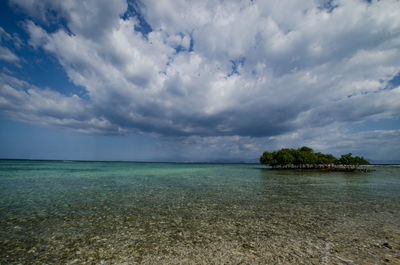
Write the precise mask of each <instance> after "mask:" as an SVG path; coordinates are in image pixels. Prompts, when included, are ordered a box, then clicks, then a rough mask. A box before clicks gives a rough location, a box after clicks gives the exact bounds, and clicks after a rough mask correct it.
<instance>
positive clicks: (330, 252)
mask: <svg viewBox="0 0 400 265" xmlns="http://www.w3.org/2000/svg"><path fill="white" fill-rule="evenodd" d="M259 168H260V167H259V166H258V165H207V164H167V163H127V162H126V163H119V162H118V163H117V162H107V163H104V162H49V161H10V160H9V161H7V160H4V161H0V264H44V263H48V264H400V168H399V167H389V166H386V167H383V166H381V167H374V169H376V171H374V172H371V173H368V174H362V173H343V172H331V173H329V172H325V173H319V172H291V171H271V170H261V169H259Z"/></svg>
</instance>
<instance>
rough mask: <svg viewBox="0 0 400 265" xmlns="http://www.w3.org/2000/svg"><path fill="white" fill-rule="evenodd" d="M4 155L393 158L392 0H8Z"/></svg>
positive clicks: (395, 23) (0, 132)
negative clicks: (295, 152) (300, 153)
mask: <svg viewBox="0 0 400 265" xmlns="http://www.w3.org/2000/svg"><path fill="white" fill-rule="evenodd" d="M0 5H1V6H0V10H1V11H0V12H1V16H0V17H1V18H0V23H1V24H0V69H1V74H0V157H2V158H41V159H52V158H54V159H89V160H140V161H217V160H226V161H256V160H257V159H258V157H259V155H260V154H261V153H262V151H264V150H275V149H279V148H282V147H293V148H296V147H300V146H303V145H308V146H311V147H312V148H314V149H315V150H316V151H321V152H331V153H333V154H335V155H339V154H343V153H347V152H352V153H353V154H357V155H363V156H365V157H367V158H369V159H374V160H400V15H399V10H400V1H398V0H384V1H377V0H372V1H365V0H343V1H340V0H337V1H336V0H303V1H300V0H296V1H293V0H281V1H272V0H271V1H269V0H264V1H257V0H254V1H248V0H244V1H236V0H229V1H223V0H208V1H195V0H193V1H189V0H188V1H186V0H143V1H125V0H113V1H109V0H86V1H81V0H71V1H61V0H59V1H55V0H9V1H1V4H0Z"/></svg>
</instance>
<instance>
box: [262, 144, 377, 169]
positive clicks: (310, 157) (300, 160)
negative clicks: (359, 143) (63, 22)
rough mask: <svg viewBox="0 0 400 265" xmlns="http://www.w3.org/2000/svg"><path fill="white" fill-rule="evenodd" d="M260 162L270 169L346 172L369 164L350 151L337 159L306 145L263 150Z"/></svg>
mask: <svg viewBox="0 0 400 265" xmlns="http://www.w3.org/2000/svg"><path fill="white" fill-rule="evenodd" d="M260 163H261V164H263V165H267V166H270V167H271V169H292V170H293V169H294V170H319V171H346V172H369V171H370V170H369V169H367V168H360V165H369V164H370V163H369V162H368V161H367V160H366V159H365V158H364V157H362V156H354V157H353V155H352V153H348V154H345V155H342V156H341V157H340V158H339V159H338V158H336V157H335V156H333V155H332V154H323V153H320V152H317V153H315V152H314V150H313V149H312V148H310V147H307V146H303V147H301V148H299V149H292V148H282V149H280V150H278V151H273V152H264V153H263V154H262V156H261V157H260Z"/></svg>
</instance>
